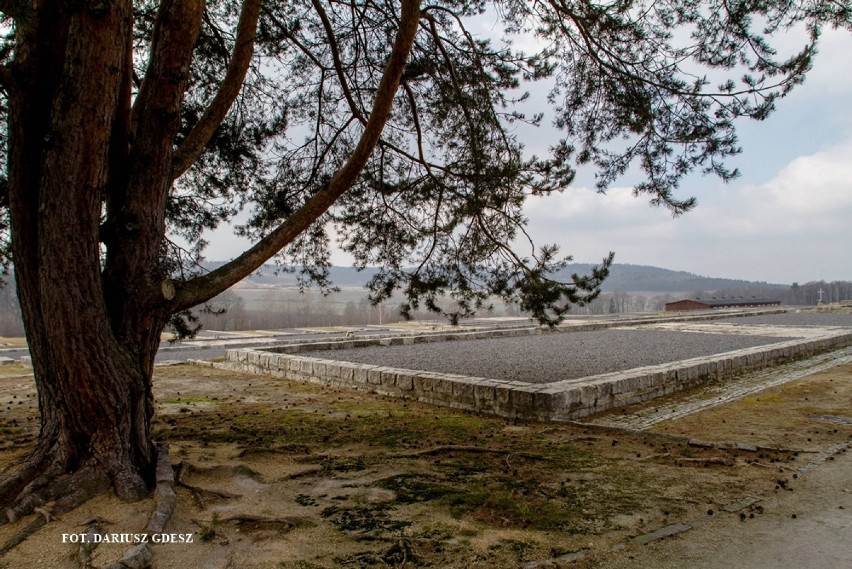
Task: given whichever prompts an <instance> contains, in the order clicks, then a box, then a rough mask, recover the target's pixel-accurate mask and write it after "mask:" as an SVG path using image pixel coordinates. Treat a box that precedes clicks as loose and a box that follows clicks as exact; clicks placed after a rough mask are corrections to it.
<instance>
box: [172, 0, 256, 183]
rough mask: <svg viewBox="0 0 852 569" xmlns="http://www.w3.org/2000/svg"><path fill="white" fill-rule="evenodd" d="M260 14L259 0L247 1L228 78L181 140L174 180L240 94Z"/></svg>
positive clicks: (173, 171) (217, 126)
mask: <svg viewBox="0 0 852 569" xmlns="http://www.w3.org/2000/svg"><path fill="white" fill-rule="evenodd" d="M259 15H260V0H244V2H243V8H242V11H241V12H240V21H239V23H238V24H237V40H236V43H235V44H234V53H233V54H232V55H231V61H230V63H229V64H228V71H227V72H226V73H225V79H224V80H223V81H222V84H221V85H220V86H219V91H218V92H217V93H216V96H215V97H214V98H213V101H212V102H211V103H210V106H209V107H207V110H206V111H205V112H204V115H203V116H202V117H201V120H199V121H198V122H197V123H196V124H195V126H194V127H193V128H192V130H191V131H190V132H189V135H187V137H186V138H185V139H184V141H183V142H182V143H181V145H180V147H179V148H178V149H177V151H176V152H175V155H174V158H173V159H172V179H173V180H175V179H177V178H179V177H180V176H181V174H183V173H184V172H186V171H187V170H188V169H189V167H190V166H192V164H193V163H194V162H195V161H196V160H198V157H199V156H200V155H201V153H202V152H203V151H204V147H205V146H207V143H208V142H210V139H211V138H212V137H213V133H215V132H216V129H217V128H219V125H220V124H221V123H222V120H223V119H224V118H225V115H227V114H228V110H230V108H231V105H232V104H233V103H234V101H235V100H236V98H237V95H238V94H239V93H240V88H241V87H242V85H243V81H244V80H245V77H246V73H248V68H249V63H251V57H252V53H253V52H254V40H255V35H256V31H257V20H258V17H259Z"/></svg>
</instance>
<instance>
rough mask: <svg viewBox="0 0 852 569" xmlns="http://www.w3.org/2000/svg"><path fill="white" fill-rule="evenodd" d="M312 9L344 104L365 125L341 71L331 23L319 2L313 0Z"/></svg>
mask: <svg viewBox="0 0 852 569" xmlns="http://www.w3.org/2000/svg"><path fill="white" fill-rule="evenodd" d="M313 5H314V9H315V10H316V11H317V14H318V15H319V17H320V20H322V26H323V29H324V30H325V35H326V38H327V39H328V46H329V48H331V57H332V60H333V61H334V70H335V71H336V72H337V80H338V81H339V82H340V88H341V89H342V90H343V95H344V96H345V97H346V102H347V103H349V108H350V110H351V111H352V114H353V115H354V116H355V118H357V119H358V120H359V121H360V122H361V123H362V124H365V125H366V124H367V120H366V119H365V118H364V115H363V113H361V109H359V108H358V105H357V103H356V102H355V98H354V97H353V96H352V90H351V89H350V88H349V82H348V81H347V79H346V73H345V72H344V70H343V62H342V61H341V59H340V48H339V47H338V46H337V38H336V37H335V35H334V29H333V28H332V27H331V21H329V19H328V14H326V12H325V9H324V8H323V7H322V4H320V2H319V0H313Z"/></svg>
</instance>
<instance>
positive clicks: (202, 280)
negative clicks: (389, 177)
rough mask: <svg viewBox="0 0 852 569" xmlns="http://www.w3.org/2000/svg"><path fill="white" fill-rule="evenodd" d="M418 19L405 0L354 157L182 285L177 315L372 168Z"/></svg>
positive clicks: (281, 242)
mask: <svg viewBox="0 0 852 569" xmlns="http://www.w3.org/2000/svg"><path fill="white" fill-rule="evenodd" d="M419 20H420V0H403V2H402V16H401V19H400V25H399V29H398V30H397V34H396V39H395V40H394V45H393V48H392V51H391V54H390V57H389V58H388V62H387V65H386V67H385V70H384V73H383V74H382V79H381V81H380V83H379V87H378V89H377V91H376V98H375V101H374V102H373V108H372V110H371V111H370V116H369V119H368V120H367V124H366V126H365V128H364V132H363V133H362V134H361V138H360V140H359V141H358V144H357V146H356V147H355V149H354V150H353V151H352V154H351V155H350V156H349V159H348V160H347V161H346V163H345V164H344V165H343V166H342V167H341V168H340V169H339V170H338V171H337V173H336V174H335V175H334V177H333V178H332V179H331V181H330V182H329V183H328V185H326V186H325V187H324V188H323V189H322V190H320V191H318V192H317V193H316V194H314V195H313V196H311V198H310V199H308V200H307V202H306V203H305V205H303V206H302V207H301V208H300V209H299V210H298V211H296V212H295V213H294V214H293V215H292V216H290V217H289V218H288V219H287V220H286V221H285V222H283V223H282V224H281V225H279V226H278V227H277V228H276V229H275V230H274V231H272V232H271V233H270V234H268V235H267V236H266V237H264V238H263V239H262V240H260V241H259V242H258V243H257V244H255V245H254V246H253V247H252V248H251V249H249V250H248V251H246V252H245V253H243V254H242V255H240V256H239V257H237V258H236V259H234V260H233V261H231V262H230V263H228V264H226V265H223V266H222V267H220V268H218V269H216V270H215V271H212V272H210V273H208V274H206V275H203V276H200V277H196V278H194V279H192V280H190V281H187V282H186V283H182V284H180V285H179V286H178V290H177V294H176V296H175V298H174V301H173V303H172V306H171V309H172V311H175V312H177V311H180V310H185V309H187V308H190V307H192V306H195V305H196V304H199V303H201V302H204V301H206V300H208V299H210V298H213V297H214V296H216V295H217V294H219V293H220V292H222V291H224V290H226V289H228V288H229V287H231V286H232V285H234V284H236V283H237V282H239V281H240V280H242V279H243V278H245V277H247V276H248V275H250V274H251V273H252V272H253V271H255V270H257V269H258V268H259V267H260V266H261V265H262V264H263V263H265V262H266V261H267V260H269V259H270V258H271V257H272V256H273V255H275V254H276V253H277V252H278V251H280V250H281V249H282V248H283V247H285V246H286V245H288V244H289V243H291V242H292V241H293V240H294V239H295V238H296V237H298V236H299V235H300V234H301V233H302V232H303V231H305V229H307V228H308V227H310V225H311V224H312V223H314V222H315V221H316V220H317V219H319V217H320V216H321V215H322V214H324V213H325V212H326V211H327V210H328V209H329V208H330V207H331V206H332V205H333V204H334V202H335V201H337V199H338V198H339V197H340V196H341V195H343V193H344V192H346V190H348V189H349V188H350V187H351V186H352V184H353V183H354V181H355V179H356V178H357V176H358V175H359V174H360V173H361V170H363V168H364V166H365V165H366V164H367V161H368V160H369V158H370V155H371V154H372V152H373V150H374V149H375V147H376V145H377V144H378V142H379V138H380V136H381V133H382V130H383V129H384V126H385V123H387V120H388V118H389V117H390V114H391V109H392V108H393V101H394V98H395V96H396V92H397V90H398V89H399V83H400V77H402V72H403V69H404V68H405V64H406V61H407V60H408V56H409V54H410V53H411V47H412V45H413V43H414V37H415V35H416V34H417V28H418V22H419Z"/></svg>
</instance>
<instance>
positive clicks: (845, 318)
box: [718, 312, 852, 328]
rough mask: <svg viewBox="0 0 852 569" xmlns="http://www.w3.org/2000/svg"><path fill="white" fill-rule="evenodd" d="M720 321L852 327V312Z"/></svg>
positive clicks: (781, 315)
mask: <svg viewBox="0 0 852 569" xmlns="http://www.w3.org/2000/svg"><path fill="white" fill-rule="evenodd" d="M718 322H729V323H731V324H743V325H753V324H758V325H762V324H768V325H771V326H844V327H848V328H852V314H843V313H839V312H787V313H784V314H764V315H762V316H741V317H738V318H724V319H720V320H718Z"/></svg>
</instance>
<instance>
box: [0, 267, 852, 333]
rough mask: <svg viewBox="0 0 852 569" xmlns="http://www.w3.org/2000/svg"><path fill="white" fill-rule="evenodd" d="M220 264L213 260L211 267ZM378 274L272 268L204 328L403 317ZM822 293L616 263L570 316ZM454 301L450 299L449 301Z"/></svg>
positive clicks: (845, 294) (814, 298)
mask: <svg viewBox="0 0 852 569" xmlns="http://www.w3.org/2000/svg"><path fill="white" fill-rule="evenodd" d="M213 267H215V264H213V265H211V267H209V268H213ZM589 267H590V265H584V264H575V265H571V266H570V267H569V268H568V269H567V270H566V274H564V275H560V276H561V277H562V278H569V277H570V274H571V273H573V272H576V273H580V274H583V273H586V272H588V270H589ZM373 272H374V271H371V270H370V269H367V270H364V271H356V270H355V269H352V268H347V267H332V269H331V278H332V282H334V284H335V285H337V286H339V287H341V289H342V290H341V291H340V292H337V293H332V294H330V295H328V296H323V295H321V294H319V292H318V291H316V290H314V289H307V290H306V291H305V292H304V293H299V292H298V291H297V286H298V283H297V282H296V277H295V275H293V274H292V273H279V274H276V273H275V268H274V267H266V268H265V270H264V271H263V272H262V273H261V274H255V275H252V276H251V277H249V278H248V279H246V280H245V281H243V283H241V286H238V287H235V288H233V289H231V290H229V291H226V292H225V293H223V294H221V295H219V296H218V297H216V298H215V299H213V300H212V301H211V302H210V303H209V304H208V306H207V308H206V309H202V310H196V316H197V317H198V319H199V323H200V324H201V325H202V326H203V327H204V328H205V329H213V330H247V329H249V330H250V329H277V328H299V327H305V326H340V325H349V326H363V325H371V324H388V323H391V322H397V321H400V320H402V318H401V316H400V315H399V311H398V304H397V303H394V302H393V301H390V302H385V303H383V304H382V305H381V306H373V305H371V304H370V303H369V302H368V301H367V291H366V290H365V289H364V288H363V285H364V283H365V282H367V280H369V278H370V276H372V274H373ZM820 290H822V291H823V301H824V302H828V303H831V302H840V301H846V300H852V281H832V282H826V281H811V282H807V283H803V284H799V283H793V284H792V285H786V284H771V283H765V282H753V281H745V280H735V279H720V278H711V277H702V276H699V275H694V274H692V273H687V272H683V271H671V270H667V269H661V268H658V267H649V266H642V265H614V266H613V268H612V270H611V273H610V277H609V278H608V279H607V281H606V282H605V283H604V287H603V293H602V294H601V295H600V296H599V297H598V298H597V299H596V300H595V301H594V302H592V303H590V304H588V305H586V306H575V307H574V308H573V309H572V311H571V315H577V316H583V315H595V314H617V313H626V312H656V311H661V310H664V308H665V304H666V303H667V302H672V301H675V300H681V299H684V298H709V297H717V298H721V297H746V298H748V297H753V296H756V297H765V298H771V299H773V300H780V301H781V303H782V304H785V305H794V306H814V305H816V304H817V302H818V301H819V291H820ZM448 303H449V300H448ZM413 316H414V319H416V320H427V321H434V320H436V319H437V318H438V317H437V316H435V315H434V314H427V313H414V314H413ZM480 316H523V314H522V313H521V312H520V311H519V310H518V307H517V306H513V305H511V304H509V305H507V304H504V303H502V302H501V301H499V300H495V302H494V307H493V309H492V310H491V311H490V312H487V313H482V314H480ZM23 333H24V332H23V325H22V323H21V317H20V309H19V306H18V300H17V297H16V296H15V289H14V287H13V286H12V285H11V283H7V284H6V285H5V286H3V287H2V288H0V336H6V337H13V336H22V335H23Z"/></svg>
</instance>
